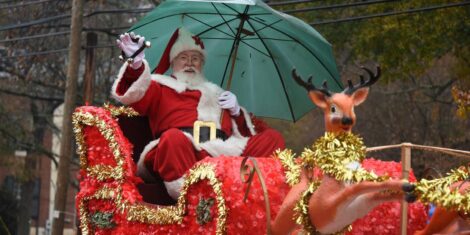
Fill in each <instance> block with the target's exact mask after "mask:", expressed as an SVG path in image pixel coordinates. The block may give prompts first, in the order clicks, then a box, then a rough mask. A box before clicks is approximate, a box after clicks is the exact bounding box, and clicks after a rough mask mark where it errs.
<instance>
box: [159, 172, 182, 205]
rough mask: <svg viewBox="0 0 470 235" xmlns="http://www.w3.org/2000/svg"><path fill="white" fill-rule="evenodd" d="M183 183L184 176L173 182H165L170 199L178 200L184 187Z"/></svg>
mask: <svg viewBox="0 0 470 235" xmlns="http://www.w3.org/2000/svg"><path fill="white" fill-rule="evenodd" d="M183 182H184V176H183V177H181V178H179V179H176V180H173V181H169V182H168V181H164V182H163V183H164V184H165V188H166V191H167V192H168V194H169V195H170V197H171V198H173V199H175V200H178V198H179V196H180V191H181V187H182V186H183Z"/></svg>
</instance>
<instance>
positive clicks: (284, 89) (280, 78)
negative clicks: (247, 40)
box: [247, 20, 295, 122]
mask: <svg viewBox="0 0 470 235" xmlns="http://www.w3.org/2000/svg"><path fill="white" fill-rule="evenodd" d="M247 23H248V24H249V25H250V26H251V27H252V28H253V29H254V28H255V27H253V25H252V24H251V22H250V21H249V20H248V21H247ZM255 33H256V35H258V37H259V38H260V41H261V43H262V44H263V46H264V48H265V49H266V51H268V53H269V55H270V58H271V60H272V62H273V64H274V67H275V68H276V72H277V74H278V76H279V80H280V82H281V85H282V90H283V91H284V94H285V95H286V99H287V104H288V105H289V110H290V114H291V116H292V120H294V122H295V116H294V110H293V108H292V104H291V101H290V99H289V94H287V90H286V84H284V81H283V79H282V75H281V72H280V71H279V67H278V66H277V64H276V61H274V57H273V55H272V53H271V50H269V48H268V46H267V45H266V43H265V42H264V40H263V39H261V37H260V36H259V34H258V31H256V30H255Z"/></svg>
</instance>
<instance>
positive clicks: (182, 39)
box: [153, 27, 206, 74]
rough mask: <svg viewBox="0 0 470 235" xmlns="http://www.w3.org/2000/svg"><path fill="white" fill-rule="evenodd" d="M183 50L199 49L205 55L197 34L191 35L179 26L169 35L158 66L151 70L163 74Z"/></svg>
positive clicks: (202, 44)
mask: <svg viewBox="0 0 470 235" xmlns="http://www.w3.org/2000/svg"><path fill="white" fill-rule="evenodd" d="M183 51H199V52H201V54H202V56H203V57H206V53H205V51H204V43H203V42H202V41H201V39H200V38H199V37H198V36H195V35H193V34H192V33H190V32H189V31H188V30H186V29H185V28H183V27H181V28H178V29H176V31H175V32H174V33H173V35H172V36H171V38H170V40H169V41H168V44H167V46H166V48H165V51H164V52H163V55H162V57H161V58H160V62H159V63H158V66H157V67H156V68H155V70H154V71H153V72H154V73H157V74H164V73H165V72H166V71H167V70H168V69H169V68H170V65H171V62H172V61H173V59H174V58H175V57H176V56H178V54H179V53H181V52H183Z"/></svg>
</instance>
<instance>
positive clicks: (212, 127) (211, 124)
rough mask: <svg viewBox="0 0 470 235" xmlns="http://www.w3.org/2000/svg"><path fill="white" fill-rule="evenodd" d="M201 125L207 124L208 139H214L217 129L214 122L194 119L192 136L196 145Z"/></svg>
mask: <svg viewBox="0 0 470 235" xmlns="http://www.w3.org/2000/svg"><path fill="white" fill-rule="evenodd" d="M202 126H207V127H209V129H210V132H209V140H214V139H215V131H216V130H217V128H216V126H215V122H211V121H207V122H205V121H195V122H194V125H193V137H194V143H195V144H196V145H199V137H200V136H199V134H200V132H201V127H202Z"/></svg>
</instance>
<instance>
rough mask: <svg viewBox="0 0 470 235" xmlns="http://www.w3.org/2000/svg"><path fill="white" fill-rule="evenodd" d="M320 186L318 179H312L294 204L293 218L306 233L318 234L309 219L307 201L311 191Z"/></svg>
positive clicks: (310, 234) (309, 234)
mask: <svg viewBox="0 0 470 235" xmlns="http://www.w3.org/2000/svg"><path fill="white" fill-rule="evenodd" d="M319 186H320V181H312V182H310V184H309V185H308V188H307V190H305V191H304V192H303V193H302V195H301V196H300V199H299V201H298V202H297V203H296V204H295V207H294V212H295V215H294V220H295V222H296V223H297V224H298V225H302V226H303V229H304V231H305V232H306V234H308V235H317V234H320V232H318V231H317V230H316V229H315V226H314V225H313V224H312V222H311V221H310V215H309V214H308V201H309V200H310V197H311V196H312V195H313V193H314V192H315V191H316V190H317V189H318V187H319Z"/></svg>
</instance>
